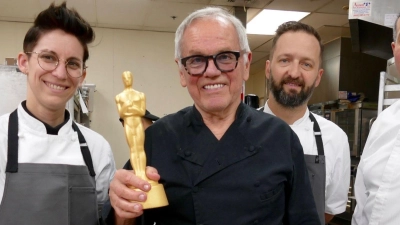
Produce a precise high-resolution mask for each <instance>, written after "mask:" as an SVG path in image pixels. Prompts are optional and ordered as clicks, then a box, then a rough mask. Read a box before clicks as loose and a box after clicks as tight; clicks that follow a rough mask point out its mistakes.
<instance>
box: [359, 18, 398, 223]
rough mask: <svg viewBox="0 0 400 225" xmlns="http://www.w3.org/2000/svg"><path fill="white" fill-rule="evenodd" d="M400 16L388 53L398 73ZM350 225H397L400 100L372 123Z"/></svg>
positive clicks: (362, 158) (360, 169)
mask: <svg viewBox="0 0 400 225" xmlns="http://www.w3.org/2000/svg"><path fill="white" fill-rule="evenodd" d="M399 17H400V15H398V16H397V19H396V21H395V24H394V27H393V42H392V50H393V55H394V58H395V63H396V69H397V71H399V72H400V32H399V30H400V20H399ZM354 189H355V196H356V200H357V205H356V209H355V211H354V214H353V220H352V224H354V225H368V224H369V225H372V224H382V225H391V224H393V225H397V224H400V207H399V199H400V101H397V102H396V103H394V104H393V105H391V106H390V107H388V108H387V109H385V110H384V111H383V112H382V113H381V114H379V116H378V118H377V120H376V121H375V122H374V124H373V126H372V129H371V131H370V133H369V136H368V139H367V142H366V144H365V147H364V151H363V154H362V156H361V159H360V163H359V165H358V168H357V175H356V182H355V185H354Z"/></svg>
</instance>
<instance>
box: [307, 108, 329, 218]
mask: <svg viewBox="0 0 400 225" xmlns="http://www.w3.org/2000/svg"><path fill="white" fill-rule="evenodd" d="M309 117H310V120H311V121H312V122H314V129H313V130H314V136H315V141H316V143H317V149H318V155H306V154H305V155H304V159H305V162H306V165H307V170H308V176H309V178H310V183H311V187H312V192H313V196H314V201H315V205H316V206H317V212H318V216H319V218H320V220H321V224H325V182H326V168H325V154H324V145H323V143H322V137H321V129H320V128H319V125H318V123H317V120H316V119H315V117H314V116H313V115H312V114H311V112H310V116H309Z"/></svg>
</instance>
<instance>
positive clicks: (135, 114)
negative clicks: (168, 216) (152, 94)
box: [115, 71, 168, 209]
mask: <svg viewBox="0 0 400 225" xmlns="http://www.w3.org/2000/svg"><path fill="white" fill-rule="evenodd" d="M122 81H123V82H124V86H125V88H124V91H122V92H121V93H119V94H118V95H117V96H115V101H116V103H117V107H118V112H119V116H120V118H122V119H123V120H124V129H125V137H126V141H127V142H128V145H129V148H130V162H131V165H132V168H133V170H134V171H135V174H136V176H138V177H140V178H142V179H143V180H147V181H148V182H149V183H150V185H151V190H150V191H149V192H147V200H146V201H145V202H140V203H141V204H142V205H143V209H150V208H157V207H161V206H166V205H168V200H167V196H166V195H165V191H164V187H163V185H162V184H159V183H158V182H156V181H152V180H149V179H148V178H147V176H146V154H145V152H144V129H143V124H142V117H143V116H144V115H145V113H146V97H145V95H144V93H142V92H139V91H136V90H134V89H133V88H132V83H133V75H132V73H131V72H129V71H125V72H123V73H122Z"/></svg>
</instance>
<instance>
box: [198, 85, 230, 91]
mask: <svg viewBox="0 0 400 225" xmlns="http://www.w3.org/2000/svg"><path fill="white" fill-rule="evenodd" d="M224 86H225V84H209V85H205V86H204V87H203V88H204V89H206V90H213V89H218V88H222V87H224Z"/></svg>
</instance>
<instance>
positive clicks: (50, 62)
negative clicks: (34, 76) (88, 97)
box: [25, 51, 87, 78]
mask: <svg viewBox="0 0 400 225" xmlns="http://www.w3.org/2000/svg"><path fill="white" fill-rule="evenodd" d="M33 53H34V54H37V55H38V56H37V61H38V64H39V66H40V67H41V68H42V69H43V70H45V71H48V72H51V71H53V70H55V69H56V68H57V66H58V64H60V59H59V58H58V56H57V55H56V54H55V53H53V52H46V51H45V52H25V54H33ZM64 62H65V69H66V70H67V74H68V75H69V76H71V77H74V78H79V77H81V76H82V75H83V71H84V70H85V69H86V68H87V67H86V66H85V65H84V63H83V62H82V61H80V60H78V59H69V60H64Z"/></svg>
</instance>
